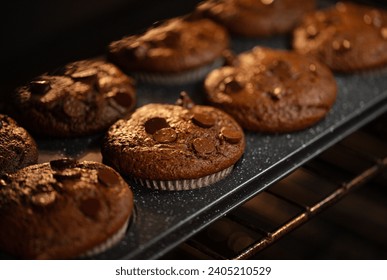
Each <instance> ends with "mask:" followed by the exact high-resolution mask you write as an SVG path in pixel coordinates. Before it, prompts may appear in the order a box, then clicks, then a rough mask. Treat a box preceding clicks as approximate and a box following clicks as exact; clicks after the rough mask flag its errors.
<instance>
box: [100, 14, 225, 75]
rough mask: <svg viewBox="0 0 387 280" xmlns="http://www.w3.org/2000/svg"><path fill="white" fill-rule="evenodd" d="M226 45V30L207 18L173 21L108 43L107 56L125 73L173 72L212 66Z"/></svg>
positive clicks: (174, 19) (187, 18) (186, 18)
mask: <svg viewBox="0 0 387 280" xmlns="http://www.w3.org/2000/svg"><path fill="white" fill-rule="evenodd" d="M228 44H229V38H228V34H227V32H226V30H225V29H224V28H223V27H221V26H219V25H218V24H216V23H214V22H212V21H210V20H208V19H193V18H189V17H184V18H173V19H170V20H167V21H165V22H163V23H162V24H161V25H159V26H156V27H152V28H150V29H148V30H147V31H146V32H145V33H143V34H140V35H134V36H129V37H125V38H123V39H121V40H118V41H115V42H112V43H111V44H110V45H109V49H108V57H109V58H110V59H111V60H112V61H113V62H114V63H115V64H117V65H119V66H120V67H121V68H122V69H125V70H126V71H147V72H156V73H176V72H180V71H185V70H192V69H195V68H197V67H201V66H205V65H207V64H209V63H212V62H213V61H215V60H216V59H218V58H220V57H221V56H222V52H223V51H224V50H225V49H227V47H228Z"/></svg>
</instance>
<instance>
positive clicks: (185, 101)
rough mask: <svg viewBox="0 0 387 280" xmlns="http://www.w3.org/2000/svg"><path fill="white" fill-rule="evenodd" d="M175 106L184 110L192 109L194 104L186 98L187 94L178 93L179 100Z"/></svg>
mask: <svg viewBox="0 0 387 280" xmlns="http://www.w3.org/2000/svg"><path fill="white" fill-rule="evenodd" d="M176 105H179V106H182V107H183V108H186V109H192V107H193V106H195V103H194V102H193V101H192V99H191V98H190V97H189V96H188V94H187V93H186V92H185V91H182V92H180V96H179V99H177V101H176Z"/></svg>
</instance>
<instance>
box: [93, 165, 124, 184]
mask: <svg viewBox="0 0 387 280" xmlns="http://www.w3.org/2000/svg"><path fill="white" fill-rule="evenodd" d="M98 181H99V182H100V183H101V184H103V185H104V186H106V187H113V186H116V185H118V184H120V179H119V177H118V175H117V174H116V173H115V172H114V171H112V170H110V169H108V168H103V169H99V170H98Z"/></svg>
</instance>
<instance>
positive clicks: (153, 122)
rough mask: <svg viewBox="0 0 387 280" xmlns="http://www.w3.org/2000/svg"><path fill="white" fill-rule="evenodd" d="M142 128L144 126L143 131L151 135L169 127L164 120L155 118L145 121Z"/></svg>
mask: <svg viewBox="0 0 387 280" xmlns="http://www.w3.org/2000/svg"><path fill="white" fill-rule="evenodd" d="M144 126H145V131H146V132H147V133H149V134H153V133H155V132H156V131H158V130H160V129H162V128H165V127H169V124H168V123H167V120H166V119H164V118H159V117H156V118H152V119H149V120H147V121H146V122H145V124H144Z"/></svg>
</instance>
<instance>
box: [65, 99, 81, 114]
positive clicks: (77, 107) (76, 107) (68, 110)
mask: <svg viewBox="0 0 387 280" xmlns="http://www.w3.org/2000/svg"><path fill="white" fill-rule="evenodd" d="M63 112H64V113H65V114H66V115H67V116H69V117H70V118H79V117H82V116H84V115H85V114H86V104H85V103H83V102H82V101H81V100H78V99H76V98H70V99H68V100H66V101H65V102H64V103H63Z"/></svg>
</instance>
